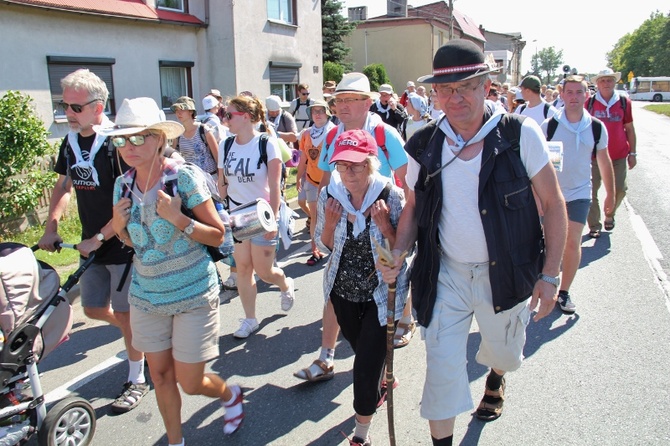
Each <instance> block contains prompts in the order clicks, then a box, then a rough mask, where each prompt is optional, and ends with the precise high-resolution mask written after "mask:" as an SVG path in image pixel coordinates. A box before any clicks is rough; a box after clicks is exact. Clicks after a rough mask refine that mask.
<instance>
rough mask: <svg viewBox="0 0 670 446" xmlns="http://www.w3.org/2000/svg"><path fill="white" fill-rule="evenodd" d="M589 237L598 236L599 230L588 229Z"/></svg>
mask: <svg viewBox="0 0 670 446" xmlns="http://www.w3.org/2000/svg"><path fill="white" fill-rule="evenodd" d="M589 237H591V238H600V230H598V229H592V230H591V231H589Z"/></svg>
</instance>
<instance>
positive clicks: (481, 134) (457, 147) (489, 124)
mask: <svg viewBox="0 0 670 446" xmlns="http://www.w3.org/2000/svg"><path fill="white" fill-rule="evenodd" d="M488 109H489V111H491V109H490V108H488ZM505 113H506V111H505V110H504V109H503V108H502V107H501V108H495V109H494V110H493V114H492V115H491V117H490V118H489V119H488V121H486V122H485V123H484V125H483V126H482V127H481V128H480V129H479V131H478V132H477V134H476V135H475V136H473V137H472V138H470V139H469V140H467V141H465V140H463V137H461V135H457V134H456V132H454V130H453V129H452V128H451V126H450V125H449V121H448V120H447V118H446V117H445V118H444V119H442V120H441V121H440V130H442V131H443V132H444V134H445V135H447V138H448V139H447V144H449V148H450V149H451V150H453V151H455V152H460V151H461V150H462V149H463V148H465V147H466V146H469V145H471V144H476V143H478V142H479V141H481V140H483V139H484V138H485V137H486V135H488V134H489V132H490V131H491V130H493V128H494V127H495V126H496V125H498V122H500V119H501V118H502V117H503V115H504V114H505ZM452 143H453V145H452Z"/></svg>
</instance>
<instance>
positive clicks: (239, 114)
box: [223, 111, 246, 121]
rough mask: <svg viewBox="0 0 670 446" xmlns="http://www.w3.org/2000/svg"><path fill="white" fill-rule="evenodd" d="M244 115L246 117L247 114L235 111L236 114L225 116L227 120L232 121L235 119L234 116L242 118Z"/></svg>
mask: <svg viewBox="0 0 670 446" xmlns="http://www.w3.org/2000/svg"><path fill="white" fill-rule="evenodd" d="M242 115H246V113H245V112H237V111H235V112H226V113H225V114H224V115H223V116H224V117H225V118H226V119H227V120H229V121H230V120H231V119H233V116H242Z"/></svg>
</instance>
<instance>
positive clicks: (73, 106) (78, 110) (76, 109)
mask: <svg viewBox="0 0 670 446" xmlns="http://www.w3.org/2000/svg"><path fill="white" fill-rule="evenodd" d="M99 100H100V99H93V100H92V101H88V102H87V103H85V104H81V105H79V104H68V103H67V102H63V101H60V102H59V103H58V105H59V106H60V107H61V108H62V109H63V112H66V111H67V109H68V108H71V109H72V111H73V112H75V113H81V111H82V109H83V108H84V107H86V106H87V105H89V104H92V103H94V102H98V101H99Z"/></svg>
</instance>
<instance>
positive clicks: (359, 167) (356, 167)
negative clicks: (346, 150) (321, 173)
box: [335, 162, 368, 173]
mask: <svg viewBox="0 0 670 446" xmlns="http://www.w3.org/2000/svg"><path fill="white" fill-rule="evenodd" d="M367 166H368V163H367V162H365V163H363V164H341V163H335V169H336V170H337V171H338V172H341V173H344V172H346V171H347V170H351V171H352V172H353V173H361V172H363V171H364V170H365V168H366V167H367Z"/></svg>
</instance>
